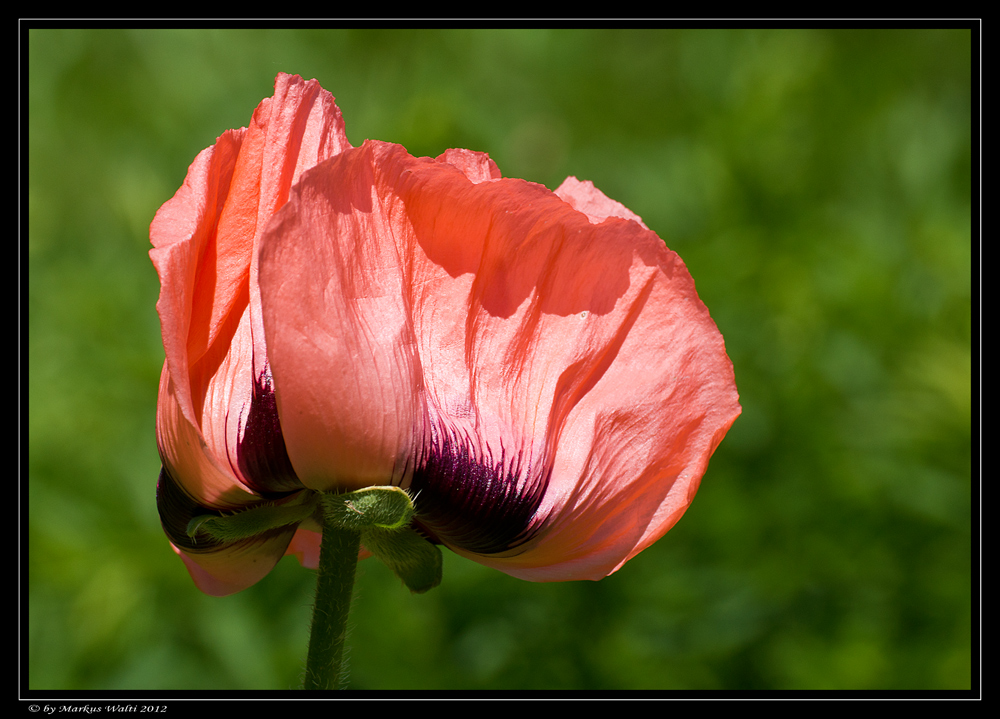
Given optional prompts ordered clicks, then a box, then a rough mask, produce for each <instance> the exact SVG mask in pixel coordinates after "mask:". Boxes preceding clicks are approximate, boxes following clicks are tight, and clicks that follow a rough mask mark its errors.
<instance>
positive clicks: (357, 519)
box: [323, 486, 414, 532]
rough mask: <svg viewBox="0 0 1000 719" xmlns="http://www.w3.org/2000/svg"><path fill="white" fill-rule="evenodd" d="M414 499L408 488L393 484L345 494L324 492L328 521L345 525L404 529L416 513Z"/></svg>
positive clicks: (358, 528)
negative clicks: (411, 497) (414, 512)
mask: <svg viewBox="0 0 1000 719" xmlns="http://www.w3.org/2000/svg"><path fill="white" fill-rule="evenodd" d="M413 511H414V507H413V500H412V499H410V495H409V494H407V493H406V491H405V490H403V489H400V488H399V487H392V486H375V487H365V488H364V489H359V490H357V491H355V492H346V493H344V494H333V493H329V492H324V493H323V512H324V514H325V515H326V518H327V521H330V522H333V523H334V524H335V525H336V526H338V527H340V528H341V529H348V530H351V531H353V532H364V531H365V530H369V529H379V530H385V531H395V530H398V529H403V528H404V527H406V526H407V525H408V524H409V523H410V519H411V518H412V517H413Z"/></svg>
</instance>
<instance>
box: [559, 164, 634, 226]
mask: <svg viewBox="0 0 1000 719" xmlns="http://www.w3.org/2000/svg"><path fill="white" fill-rule="evenodd" d="M555 194H556V195H558V196H559V197H560V198H562V199H563V200H565V201H566V202H567V203H569V205H570V207H572V208H573V209H574V210H577V211H579V212H582V213H583V214H585V215H586V216H587V217H588V218H590V221H591V222H592V223H594V224H600V223H601V222H603V221H604V220H606V219H607V218H609V217H620V218H622V219H624V220H635V221H636V222H638V223H639V224H640V225H642V227H643V228H644V229H649V228H647V227H646V224H645V223H644V222H643V221H642V219H641V218H640V217H639V216H638V215H637V214H635V213H634V212H632V210H630V209H628V208H627V207H625V205H623V204H622V203H620V202H617V201H615V200H612V199H611V198H610V197H608V196H607V195H605V194H604V193H603V192H601V191H600V190H598V189H597V188H596V187H594V183H593V182H591V181H590V180H584V181H583V182H581V181H580V180H578V179H576V178H575V177H572V176H570V177H567V178H566V179H565V180H563V183H562V184H561V185H559V187H557V188H556V189H555Z"/></svg>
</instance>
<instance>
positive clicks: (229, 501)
mask: <svg viewBox="0 0 1000 719" xmlns="http://www.w3.org/2000/svg"><path fill="white" fill-rule="evenodd" d="M275 90H276V91H275V96H274V97H273V98H271V99H270V100H265V101H264V102H263V103H262V104H261V105H260V106H259V107H258V109H257V111H256V112H255V114H254V121H253V123H252V124H251V127H250V129H249V130H239V131H232V132H229V133H226V134H225V135H223V136H222V137H220V138H219V141H218V142H217V143H216V145H215V146H214V147H213V148H209V149H208V150H206V151H204V152H203V153H202V154H201V155H199V156H198V158H197V159H196V160H195V163H194V164H193V165H192V167H191V170H190V171H189V173H188V179H187V180H186V181H185V184H184V186H183V187H182V188H181V190H180V191H178V193H177V195H176V196H175V197H174V198H173V199H172V200H170V201H169V202H168V203H167V204H166V205H164V207H163V208H161V210H160V212H159V213H158V214H157V216H156V219H155V220H154V222H153V225H152V228H151V238H152V241H153V245H154V250H153V251H152V252H151V254H152V256H153V261H154V264H155V265H156V267H157V270H158V272H159V275H160V279H161V283H162V290H161V297H160V302H159V304H158V310H159V313H160V317H161V323H162V327H163V336H164V348H165V351H166V357H167V359H166V363H165V365H164V370H163V376H162V379H161V385H160V398H159V406H158V412H157V429H158V434H157V436H158V446H159V449H160V454H161V457H162V459H163V466H164V468H163V471H162V472H161V476H160V482H159V485H158V493H157V496H158V504H159V508H160V515H161V519H162V521H163V525H164V529H165V531H166V533H167V535H168V537H169V538H170V540H171V542H172V543H173V544H174V547H175V549H177V551H178V553H179V554H181V556H182V558H184V559H185V562H186V563H187V566H188V568H189V570H190V571H191V574H192V576H193V577H194V579H195V581H196V583H197V584H198V586H199V587H200V588H202V589H203V590H204V591H206V592H209V593H212V594H225V593H229V592H232V591H237V590H239V589H242V588H244V587H246V586H249V585H250V584H252V583H253V582H255V581H257V580H258V579H260V578H261V577H262V576H264V575H265V574H266V573H267V572H268V571H269V570H270V569H271V567H273V565H274V563H275V562H276V561H277V560H278V559H279V558H280V557H281V556H282V555H283V554H285V553H295V554H297V555H299V557H300V559H302V560H303V561H304V563H306V564H308V565H314V564H315V555H316V547H317V546H318V545H317V534H316V533H315V532H316V530H318V529H319V528H318V526H317V525H316V524H315V523H314V522H313V520H312V519H311V517H310V516H303V517H302V518H301V519H300V520H297V521H295V522H294V523H290V524H287V525H285V526H281V527H278V528H276V529H271V530H268V531H267V532H264V533H261V534H260V535H259V536H256V537H254V538H252V539H247V540H240V541H237V542H230V543H226V542H218V541H212V540H209V541H202V543H201V544H199V543H198V542H197V541H196V540H195V539H192V537H191V536H189V535H188V534H187V526H188V524H189V522H190V521H191V519H192V517H195V516H197V515H199V514H205V513H210V514H211V513H215V514H225V513H228V512H233V511H238V510H240V509H242V508H247V507H254V506H261V505H263V506H266V507H273V508H274V511H276V512H288V513H289V516H292V517H298V515H297V514H296V511H297V507H298V506H299V505H300V504H301V503H302V501H303V500H302V496H303V492H308V491H310V490H318V491H327V492H338V491H352V490H357V489H360V488H364V487H369V486H373V485H396V486H399V487H403V488H405V489H407V490H408V491H409V493H410V494H411V496H413V497H414V506H415V512H416V513H415V515H414V518H413V525H414V527H415V528H416V529H417V530H418V531H419V532H420V533H421V534H422V535H423V536H424V537H426V538H427V539H429V540H430V541H433V542H435V543H439V544H443V545H445V546H447V547H449V548H450V549H452V550H453V551H455V552H457V553H459V554H461V555H463V556H466V557H469V558H470V559H473V560H475V561H477V562H480V563H482V564H484V565H488V566H492V567H495V568H497V569H500V570H501V571H504V572H506V573H508V574H511V575H513V576H516V577H520V578H523V579H528V580H534V581H561V580H575V579H600V578H602V577H604V576H607V575H608V574H610V573H612V572H614V571H616V570H617V569H618V568H620V567H621V566H622V565H623V564H624V563H625V562H626V561H628V560H629V559H630V558H632V557H634V556H635V555H636V554H638V553H639V552H640V551H642V550H643V549H645V548H646V547H648V546H649V545H650V544H652V543H653V542H655V541H656V540H657V539H659V538H660V537H661V536H662V535H663V534H664V533H665V532H666V531H667V530H668V529H670V527H672V526H673V525H674V524H675V523H676V522H677V520H678V519H679V518H680V516H681V515H682V514H683V513H684V511H685V510H686V508H687V507H688V505H689V504H690V502H691V500H692V499H693V497H694V494H695V492H696V490H697V488H698V484H699V482H700V480H701V477H702V475H703V474H704V472H705V470H706V468H707V465H708V461H709V458H710V457H711V455H712V453H713V452H714V450H715V448H716V447H717V446H718V444H719V443H720V442H721V440H722V438H723V436H724V435H725V433H726V431H727V430H728V429H729V427H730V426H731V424H732V423H733V421H734V420H735V419H736V417H737V416H738V414H739V412H740V407H739V403H738V396H737V392H736V386H735V381H734V377H733V369H732V365H731V363H730V361H729V358H728V357H727V355H726V352H725V347H724V343H723V339H722V336H721V334H720V333H719V331H718V329H717V328H716V326H715V323H714V322H713V321H712V319H711V317H710V316H709V313H708V310H707V309H706V308H705V306H704V304H703V303H702V302H701V300H700V299H699V298H698V295H697V293H696V291H695V286H694V282H693V280H692V279H691V276H690V274H689V273H688V271H687V269H686V267H685V266H684V263H683V262H682V261H681V259H680V258H679V257H678V256H677V255H676V254H675V253H673V252H671V251H670V250H669V249H667V247H666V246H665V245H664V243H663V241H662V240H661V239H660V238H659V237H657V235H656V234H655V233H654V232H652V231H651V230H649V229H648V228H647V227H646V226H645V225H644V224H643V223H642V221H641V219H639V217H637V216H636V215H635V214H634V213H632V212H631V211H629V210H628V209H627V208H625V207H624V206H622V205H621V204H619V203H617V202H615V201H613V200H611V199H609V198H607V197H606V196H605V195H604V194H603V193H601V192H600V191H599V190H597V189H596V188H595V187H594V186H593V185H592V184H590V183H589V182H581V181H578V180H577V179H576V178H572V177H571V178H568V179H567V180H566V181H565V182H564V183H563V184H562V185H561V186H560V187H559V188H558V189H556V190H555V191H554V192H553V191H550V190H548V189H546V188H545V187H543V186H541V185H538V184H534V183H530V182H526V181H523V180H517V179H511V178H504V177H502V176H501V173H500V171H499V169H498V168H497V166H496V164H495V163H494V162H493V161H492V160H490V159H489V157H488V156H487V155H485V154H483V153H478V152H472V151H468V150H449V151H447V152H445V153H444V154H442V155H441V156H439V157H437V158H416V157H412V156H411V155H409V154H408V153H407V152H406V150H405V149H404V148H402V147H400V146H399V145H394V144H390V143H383V142H374V141H366V142H365V143H364V144H363V145H362V146H361V147H357V148H355V147H351V146H350V145H349V143H348V142H347V140H346V136H345V135H344V129H343V122H342V120H341V119H340V113H339V111H338V110H337V109H336V106H335V104H334V103H333V98H332V97H331V96H329V94H327V93H325V92H323V91H322V90H320V89H319V87H318V85H316V84H315V81H311V82H309V83H303V82H302V80H301V79H300V78H298V77H290V76H287V75H279V76H278V80H277V82H276V86H275ZM307 97H308V98H309V99H305V98H307Z"/></svg>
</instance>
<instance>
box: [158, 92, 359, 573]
mask: <svg viewBox="0 0 1000 719" xmlns="http://www.w3.org/2000/svg"><path fill="white" fill-rule="evenodd" d="M349 147H350V144H349V142H348V141H347V136H346V133H345V130H344V123H343V118H342V117H341V114H340V110H339V109H338V108H337V106H336V104H335V102H334V99H333V96H332V95H330V93H328V92H326V91H324V90H322V88H320V86H319V84H318V83H317V82H316V81H315V80H310V81H308V82H305V81H303V80H302V78H300V77H298V76H293V75H285V74H279V75H278V77H277V79H276V81H275V94H274V96H273V97H272V98H268V99H265V100H264V101H262V102H261V103H260V105H259V106H258V108H257V110H256V111H255V112H254V114H253V118H252V121H251V123H250V127H249V129H240V130H231V131H228V132H226V133H224V134H223V135H222V136H220V137H219V139H218V141H217V143H216V144H215V145H214V146H213V147H210V148H208V149H206V150H204V151H203V152H202V153H200V154H199V155H198V157H197V158H196V159H195V161H194V163H192V165H191V167H190V169H189V171H188V176H187V178H186V179H185V181H184V185H183V186H182V187H181V188H180V189H179V190H178V191H177V193H176V194H175V195H174V197H173V198H172V199H171V200H169V201H168V202H166V203H165V204H164V205H163V207H161V208H160V210H159V212H157V214H156V217H155V218H154V220H153V223H152V225H151V227H150V239H151V241H152V243H153V249H152V250H151V251H150V257H151V258H152V260H153V264H154V265H155V267H156V269H157V272H158V274H159V276H160V282H161V292H160V299H159V301H158V303H157V310H158V312H159V315H160V322H161V327H162V330H163V344H164V351H165V354H166V361H165V363H164V369H163V374H162V377H161V383H160V399H159V403H158V410H157V438H158V445H159V449H160V453H161V457H162V458H163V463H164V467H165V468H166V469H167V471H168V472H169V474H170V476H171V477H172V479H173V481H175V482H176V483H177V485H178V486H179V487H180V488H181V489H182V490H183V493H184V495H185V496H187V497H189V498H190V501H191V502H192V503H193V504H194V505H200V506H202V507H206V508H218V509H234V508H238V507H242V506H247V505H248V504H252V503H254V502H256V501H259V500H260V498H259V496H258V495H256V494H254V493H253V492H251V491H249V490H248V489H247V485H248V480H247V478H245V477H243V476H242V474H241V471H240V469H239V467H238V465H239V456H238V449H239V447H240V443H241V440H242V439H243V437H242V432H244V431H246V421H247V412H248V411H249V408H250V404H251V396H252V392H253V388H254V383H255V381H258V380H259V378H260V377H261V375H262V373H264V372H265V371H266V368H267V351H266V346H265V344H264V332H263V328H262V326H261V324H260V312H259V292H258V290H257V287H256V268H255V247H256V244H257V242H258V240H259V237H260V234H261V232H262V231H263V227H264V225H265V224H266V223H267V222H268V221H269V220H270V218H271V216H272V214H273V213H274V211H275V210H277V209H278V208H279V207H281V205H283V204H284V203H285V201H286V199H287V197H288V192H289V189H290V188H291V187H292V185H293V184H294V183H295V182H296V181H297V180H298V178H299V177H300V176H301V175H302V173H303V172H304V171H306V170H307V169H309V168H310V167H313V166H314V165H316V164H317V163H319V162H322V161H323V160H326V159H328V158H330V157H332V156H334V155H335V154H337V153H338V152H341V151H343V150H344V149H347V148H349ZM286 534H287V535H288V536H286V537H284V539H280V538H279V539H277V540H274V539H270V540H268V541H265V542H259V543H247V544H246V546H243V545H241V546H240V547H239V548H238V549H237V550H234V551H230V549H228V548H227V549H226V550H224V551H220V552H218V556H215V557H212V558H210V557H209V555H206V554H204V553H197V554H194V555H192V556H189V557H188V559H187V560H186V561H187V563H188V566H189V567H195V566H197V567H200V568H201V569H200V570H199V571H200V572H201V573H204V572H206V571H207V572H209V574H210V575H211V576H215V577H217V578H218V579H219V581H221V582H223V586H225V587H231V586H235V585H242V586H249V584H252V583H253V582H254V581H256V580H257V579H259V577H260V576H262V574H260V570H261V567H263V566H265V565H266V566H267V567H268V569H269V568H270V566H273V563H274V562H275V561H277V559H278V558H280V556H281V555H282V554H283V553H284V551H285V547H286V545H287V544H288V540H289V539H290V537H291V532H290V531H289V532H287V533H286ZM192 557H193V558H192ZM224 557H229V558H228V559H225V558H224ZM192 571H193V572H194V570H192ZM264 573H266V570H264ZM201 583H202V584H204V585H205V586H209V583H208V580H204V579H203V580H202V582H201ZM216 589H219V588H218V587H216ZM206 591H207V590H206Z"/></svg>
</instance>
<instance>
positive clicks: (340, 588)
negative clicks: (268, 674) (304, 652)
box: [303, 519, 361, 689]
mask: <svg viewBox="0 0 1000 719" xmlns="http://www.w3.org/2000/svg"><path fill="white" fill-rule="evenodd" d="M360 545H361V533H360V532H356V531H353V530H349V529H341V528H339V527H337V526H335V525H334V524H333V522H331V521H330V520H329V519H326V520H324V522H323V542H322V544H321V545H320V552H319V576H318V579H317V582H316V605H315V607H313V620H312V634H311V635H310V637H309V655H308V657H307V659H306V677H305V685H304V687H303V688H305V689H340V688H341V686H342V684H341V683H342V681H343V684H344V685H346V683H347V682H346V677H344V676H342V675H343V674H344V671H343V670H344V642H345V638H346V636H347V616H348V614H349V612H350V609H351V594H352V593H353V591H354V574H355V570H356V569H357V565H358V549H359V547H360Z"/></svg>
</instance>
